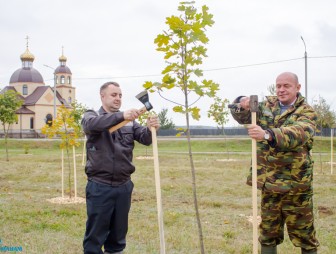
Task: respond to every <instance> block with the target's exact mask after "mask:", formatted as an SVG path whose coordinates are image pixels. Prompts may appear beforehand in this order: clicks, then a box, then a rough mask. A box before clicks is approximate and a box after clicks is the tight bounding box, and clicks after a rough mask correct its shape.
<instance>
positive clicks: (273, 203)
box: [231, 72, 319, 254]
mask: <svg viewBox="0 0 336 254" xmlns="http://www.w3.org/2000/svg"><path fill="white" fill-rule="evenodd" d="M300 87H301V85H300V84H299V82H298V78H297V76H296V75H295V74H294V73H290V72H285V73H282V74H280V75H279V76H278V77H277V79H276V94H277V96H269V97H267V98H266V100H265V101H264V102H261V103H259V112H258V113H257V125H252V124H250V123H251V112H250V110H249V98H248V97H245V96H240V97H238V98H237V99H236V100H235V101H234V103H239V104H238V105H239V106H238V107H236V108H234V109H231V113H232V116H233V118H234V119H235V120H236V121H237V122H239V123H240V124H250V125H248V126H247V128H248V134H249V136H250V137H251V138H254V139H256V140H257V141H258V142H257V163H258V168H257V175H258V177H257V186H258V189H260V190H261V191H262V196H261V219H262V221H261V224H260V227H259V233H260V236H259V242H260V243H261V253H262V254H274V253H277V249H276V246H277V245H278V244H280V243H282V242H283V239H284V225H285V224H286V226H287V231H288V235H289V238H290V240H291V241H292V243H293V244H294V245H295V246H297V247H301V251H302V253H317V247H318V246H319V242H318V240H317V239H316V237H315V228H314V217H313V200H312V198H313V187H312V181H313V160H312V158H311V154H310V150H311V149H312V147H313V136H314V133H315V129H316V118H317V115H316V113H315V112H314V110H313V109H312V107H310V106H309V105H308V104H307V103H306V102H305V99H304V98H303V97H302V95H301V94H300V92H299V91H300ZM251 180H252V177H251V174H250V175H249V176H248V179H247V183H248V184H250V185H251Z"/></svg>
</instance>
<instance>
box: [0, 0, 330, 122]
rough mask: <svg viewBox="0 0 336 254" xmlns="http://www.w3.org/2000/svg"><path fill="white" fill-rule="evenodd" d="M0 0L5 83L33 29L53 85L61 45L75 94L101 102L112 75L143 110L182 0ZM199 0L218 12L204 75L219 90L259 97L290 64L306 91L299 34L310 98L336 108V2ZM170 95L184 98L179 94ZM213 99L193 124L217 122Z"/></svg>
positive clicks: (155, 98)
mask: <svg viewBox="0 0 336 254" xmlns="http://www.w3.org/2000/svg"><path fill="white" fill-rule="evenodd" d="M1 2H2V3H1V7H0V31H1V33H0V34H1V36H0V42H1V44H0V45H1V48H0V52H1V55H0V58H1V60H0V88H3V87H4V86H6V85H8V83H9V79H10V77H11V75H12V74H13V72H14V71H15V70H17V69H19V68H21V60H20V55H21V54H22V53H23V52H24V51H25V48H26V40H25V37H26V36H27V35H28V36H29V38H30V39H29V50H30V51H31V53H32V54H34V56H35V61H34V68H35V69H37V70H38V71H39V72H40V73H41V74H42V76H43V78H44V81H45V83H46V85H50V86H52V85H53V80H52V78H53V71H52V70H51V69H49V68H47V67H45V66H44V64H47V65H50V66H53V67H54V68H56V67H57V66H58V65H59V61H58V58H59V56H60V55H61V54H62V46H64V55H65V56H66V57H67V58H68V61H67V66H68V67H69V68H70V69H71V71H72V73H73V85H74V86H75V87H76V93H77V100H78V101H79V102H81V103H83V104H85V105H87V106H88V107H89V108H95V109H98V108H99V106H100V98H99V92H98V91H99V87H100V86H101V85H102V84H103V83H104V82H106V81H110V80H113V81H117V82H119V83H120V85H121V86H122V89H123V93H124V101H123V106H122V109H127V108H141V107H142V104H141V103H140V102H139V101H138V100H137V99H136V98H135V95H136V94H138V93H139V92H141V91H142V90H143V88H142V85H143V83H144V81H146V80H148V81H159V80H160V77H161V75H160V73H161V71H162V69H163V68H164V66H165V64H164V60H163V54H162V53H160V52H158V51H156V50H155V49H156V45H155V44H154V39H155V37H156V36H157V35H158V34H159V33H162V31H163V30H166V29H167V26H166V24H165V19H166V17H169V16H171V15H176V14H178V13H179V12H178V11H177V7H178V5H179V1H177V0H142V1H139V0H123V1H110V0H96V1H92V0H90V1H88V0H71V1H69V0H58V1H43V0H30V1H27V0H11V1H4V0H3V1H1ZM196 2H197V6H201V5H207V6H208V7H209V9H210V10H209V12H210V13H211V14H213V15H214V21H215V24H214V25H213V27H211V28H209V29H208V32H207V35H208V37H209V39H210V41H209V43H208V44H207V48H208V58H206V59H205V60H204V63H203V65H202V66H201V68H202V69H203V70H206V71H205V72H204V78H206V79H212V80H214V81H215V82H217V83H219V84H220V91H219V92H218V95H219V96H220V97H222V98H228V99H229V100H230V101H232V100H233V99H234V98H235V97H237V96H238V95H242V94H244V95H250V94H257V95H259V96H260V98H261V97H262V96H265V95H267V94H268V92H267V87H268V86H269V85H271V84H274V82H275V78H276V76H277V75H278V74H279V73H281V72H284V71H292V72H295V73H297V74H298V76H299V80H300V83H301V84H302V89H301V92H302V94H303V95H304V94H305V63H304V52H305V47H304V44H303V41H302V40H301V36H302V37H303V38H304V41H305V43H306V48H307V53H308V89H307V92H308V101H309V102H310V103H312V102H314V103H317V102H318V98H319V96H321V97H323V98H324V99H326V101H327V103H328V104H330V105H331V107H332V108H333V109H336V92H335V91H336V89H335V87H336V57H335V56H336V15H335V11H336V1H335V0H319V1H317V0H281V1H279V0H254V1H251V0H234V1H233V0H232V1H228V0H227V1H224V0H208V1H206V0H203V1H196ZM285 60H288V61H285ZM271 62H272V63H271ZM263 63H268V64H263ZM256 64H260V65H256ZM239 66H240V67H239ZM241 66H243V67H241ZM238 67H239V68H238ZM163 95H164V96H165V97H167V98H168V99H173V100H179V99H180V95H181V94H180V93H178V92H177V91H176V92H171V91H167V92H164V93H163ZM150 101H151V102H152V104H153V106H154V109H155V111H156V112H159V111H160V110H161V109H162V108H164V107H165V108H168V109H169V117H171V118H172V120H173V121H174V123H175V124H177V125H181V124H185V120H184V117H183V116H182V115H180V114H176V113H173V112H172V110H171V108H172V107H173V106H175V105H174V104H172V103H169V102H168V101H165V100H163V99H162V98H161V97H160V96H159V95H158V94H150ZM178 102H181V103H183V101H178ZM210 103H211V101H210V100H208V99H205V98H204V99H201V100H200V101H199V102H198V104H197V105H198V106H199V107H200V108H201V113H202V117H201V120H200V121H198V122H197V121H192V124H198V125H212V126H216V124H215V123H214V122H213V121H212V120H210V119H208V118H207V110H208V107H209V104H210ZM229 125H231V126H232V125H235V123H234V122H232V121H230V124H229Z"/></svg>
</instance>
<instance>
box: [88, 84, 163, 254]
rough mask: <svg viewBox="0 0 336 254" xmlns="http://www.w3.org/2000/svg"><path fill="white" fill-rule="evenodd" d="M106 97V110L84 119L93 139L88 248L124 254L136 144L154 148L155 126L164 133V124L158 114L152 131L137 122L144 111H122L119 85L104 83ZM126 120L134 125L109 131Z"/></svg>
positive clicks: (94, 252) (90, 140)
mask: <svg viewBox="0 0 336 254" xmlns="http://www.w3.org/2000/svg"><path fill="white" fill-rule="evenodd" d="M100 97H101V101H102V106H101V108H100V109H99V110H98V112H96V111H93V110H88V111H87V112H85V113H84V117H83V119H82V126H83V129H84V132H85V134H86V137H87V143H86V149H87V162H86V166H85V173H86V174H87V177H88V183H87V186H86V207H87V222H86V232H85V236H84V241H83V247H84V254H103V253H104V254H111V253H114V254H117V253H118V254H121V253H123V250H124V248H125V246H126V234H127V230H128V213H129V210H130V207H131V195H132V191H133V182H132V181H131V174H132V173H133V172H134V171H135V167H134V165H133V163H132V159H133V149H134V141H138V142H139V143H141V144H144V145H150V144H151V143H152V138H151V127H155V129H158V128H159V123H158V119H157V117H156V116H153V117H149V118H148V119H147V127H143V126H140V125H139V124H138V123H137V122H135V121H134V120H135V119H136V118H137V117H138V116H139V115H140V112H139V110H137V109H129V110H126V111H124V112H121V111H119V109H120V106H121V101H122V92H121V89H120V86H119V84H118V83H115V82H107V83H105V84H104V85H102V87H101V88H100ZM124 120H130V122H129V123H128V124H127V125H125V126H124V127H122V128H120V129H118V130H117V131H114V132H113V133H110V132H109V128H111V127H112V126H114V125H117V124H118V123H120V122H122V121H124ZM102 247H104V252H103V251H102Z"/></svg>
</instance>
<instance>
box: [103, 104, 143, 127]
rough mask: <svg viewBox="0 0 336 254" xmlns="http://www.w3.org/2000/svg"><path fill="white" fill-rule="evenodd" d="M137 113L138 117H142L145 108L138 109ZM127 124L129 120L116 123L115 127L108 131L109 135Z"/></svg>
mask: <svg viewBox="0 0 336 254" xmlns="http://www.w3.org/2000/svg"><path fill="white" fill-rule="evenodd" d="M139 111H140V115H142V114H143V113H145V112H146V111H147V108H146V107H142V108H141V109H139ZM129 122H130V120H124V121H122V122H120V123H118V124H117V125H114V126H112V127H111V128H110V129H109V131H110V133H112V132H114V131H116V130H118V129H120V128H121V127H123V126H125V125H126V124H128V123H129Z"/></svg>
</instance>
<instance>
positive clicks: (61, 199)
mask: <svg viewBox="0 0 336 254" xmlns="http://www.w3.org/2000/svg"><path fill="white" fill-rule="evenodd" d="M47 201H48V202H50V203H53V204H62V205H64V204H85V202H86V201H85V198H81V197H76V198H74V197H72V198H70V197H56V198H50V199H47Z"/></svg>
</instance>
